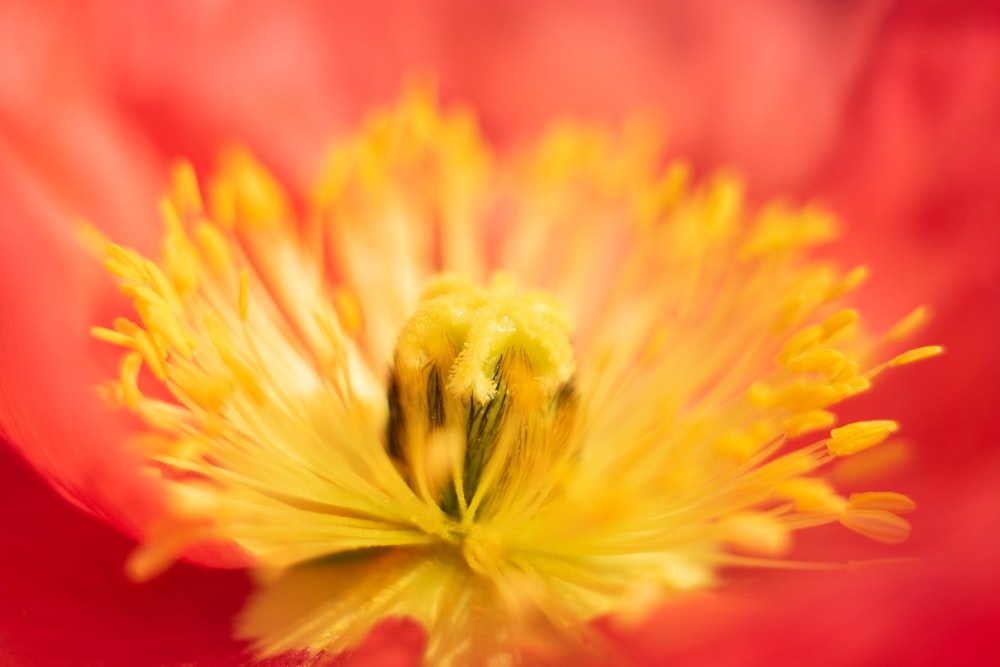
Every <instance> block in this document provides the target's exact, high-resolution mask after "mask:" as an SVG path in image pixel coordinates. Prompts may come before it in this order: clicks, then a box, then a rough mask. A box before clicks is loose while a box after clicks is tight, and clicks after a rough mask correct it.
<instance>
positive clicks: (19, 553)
mask: <svg viewBox="0 0 1000 667" xmlns="http://www.w3.org/2000/svg"><path fill="white" fill-rule="evenodd" d="M0 507H2V508H3V526H4V548H3V549H0V570H2V571H3V572H4V576H3V577H2V578H0V636H2V637H3V640H2V641H0V657H2V659H0V661H2V662H4V663H5V664H11V663H13V664H24V665H28V664H30V665H39V666H44V665H65V664H104V665H109V666H112V665H122V666H125V665H129V666H131V665H140V664H181V663H184V664H189V663H190V664H195V663H197V664H199V665H201V664H205V665H209V664H220V665H222V664H231V665H238V664H244V661H245V657H244V658H243V659H240V658H239V656H240V655H241V654H242V652H243V646H242V645H241V644H239V643H237V642H234V641H232V640H231V639H230V623H231V617H232V616H233V615H234V614H235V613H236V612H237V611H238V610H239V608H240V606H241V605H242V603H243V600H244V598H245V596H246V594H247V593H248V591H249V587H250V586H249V583H248V582H247V580H246V577H245V576H244V575H243V574H242V573H240V572H232V571H223V570H205V569H200V568H197V567H194V566H191V565H178V566H177V567H175V568H174V569H172V570H171V571H169V572H168V573H167V574H165V575H164V576H163V577H161V578H159V579H157V580H156V581H153V582H150V583H148V584H132V583H129V582H128V581H126V579H125V577H124V574H123V563H124V560H125V558H126V556H127V554H128V553H129V551H130V550H131V549H132V548H133V546H134V543H133V542H131V541H130V540H128V539H126V538H125V537H122V536H121V535H120V534H119V533H117V532H116V531H114V530H113V529H111V528H110V527H108V526H106V525H104V524H103V523H101V522H100V521H98V520H96V519H94V518H92V517H89V516H86V515H85V514H82V513H80V512H79V511H77V510H76V509H74V508H72V507H70V506H69V505H67V504H66V503H65V502H63V501H62V500H61V499H59V498H58V497H57V496H56V495H55V494H53V493H52V491H51V490H50V489H48V488H47V487H46V486H45V485H44V483H43V482H42V481H41V480H40V479H38V478H37V477H36V476H35V475H34V474H33V473H32V472H31V471H30V470H29V469H28V468H27V467H26V466H25V465H24V464H23V463H22V462H21V461H19V460H17V457H16V456H14V455H13V454H12V453H11V451H10V450H9V449H8V448H7V447H6V445H2V446H0Z"/></svg>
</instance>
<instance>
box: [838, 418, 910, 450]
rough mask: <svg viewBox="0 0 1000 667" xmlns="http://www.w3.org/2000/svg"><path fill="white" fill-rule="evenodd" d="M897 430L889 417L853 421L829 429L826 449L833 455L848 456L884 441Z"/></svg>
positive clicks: (896, 425) (897, 427) (897, 426)
mask: <svg viewBox="0 0 1000 667" xmlns="http://www.w3.org/2000/svg"><path fill="white" fill-rule="evenodd" d="M898 430H899V425H898V424H897V423H896V422H894V421H892V420H889V419H874V420H871V421H859V422H854V423H853V424H847V425H846V426H841V427H840V428H835V429H833V430H832V431H830V439H829V440H827V445H826V446H827V450H828V451H829V452H830V454H832V455H833V456H850V455H851V454H857V453H858V452H861V451H864V450H866V449H869V448H871V447H874V446H875V445H878V444H880V443H882V442H884V441H885V439H886V438H888V437H889V436H890V435H892V434H893V433H895V432H896V431H898Z"/></svg>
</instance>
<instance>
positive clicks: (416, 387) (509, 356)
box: [387, 274, 576, 527]
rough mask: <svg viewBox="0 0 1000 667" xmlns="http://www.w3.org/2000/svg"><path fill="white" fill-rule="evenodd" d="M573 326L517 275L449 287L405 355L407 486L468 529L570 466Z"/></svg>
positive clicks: (399, 369) (392, 387)
mask: <svg viewBox="0 0 1000 667" xmlns="http://www.w3.org/2000/svg"><path fill="white" fill-rule="evenodd" d="M568 328H569V322H568V317H567V316H566V314H565V312H564V309H563V308H562V306H561V305H560V304H559V303H558V302H557V301H556V300H555V299H554V298H553V297H552V296H550V295H548V294H546V293H544V292H537V291H535V292H531V291H522V290H520V289H519V288H518V287H517V284H516V282H515V280H514V279H513V278H512V277H511V276H508V275H503V274H500V275H497V276H495V277H494V279H493V280H492V282H491V283H490V285H489V286H488V287H487V288H485V289H483V288H480V287H478V286H477V285H475V284H474V283H473V282H471V281H469V280H466V279H463V278H460V277H457V276H443V277H439V278H437V279H436V280H434V281H433V282H432V283H431V285H430V287H429V288H428V289H427V290H426V291H425V293H424V295H423V299H422V301H421V303H420V305H419V307H418V308H417V310H416V312H415V313H414V315H413V316H412V317H411V318H410V319H409V320H408V321H407V323H406V324H405V325H404V327H403V329H402V332H401V333H400V336H399V342H398V343H397V345H396V351H395V355H394V363H393V370H392V377H391V379H390V382H389V392H388V395H389V426H388V437H387V442H388V450H389V453H390V454H391V455H392V457H393V458H394V459H395V460H396V461H398V462H399V464H400V468H401V470H402V471H403V474H404V476H405V477H406V479H407V481H408V483H409V484H410V486H411V487H412V488H413V489H414V490H415V491H416V492H417V493H418V495H419V496H420V497H421V498H423V499H424V500H425V501H427V502H433V503H436V504H437V505H438V506H440V507H441V508H442V509H443V510H444V511H445V512H446V513H447V514H448V515H450V516H452V517H456V518H457V519H459V520H460V522H461V524H462V525H463V526H464V527H468V526H469V525H470V524H471V523H472V521H473V520H474V519H475V517H476V516H477V514H487V515H488V514H490V513H492V512H496V511H498V510H500V509H502V508H503V507H504V505H505V503H504V501H505V499H506V497H507V496H508V495H509V494H510V493H511V492H512V491H516V493H517V494H518V495H519V496H523V495H524V494H526V493H527V494H529V495H531V494H534V493H544V490H543V489H540V488H535V487H537V485H538V484H539V483H540V482H544V481H546V480H548V477H549V476H548V475H547V474H546V473H548V472H550V471H551V469H552V468H553V467H554V466H555V465H556V463H557V461H558V460H559V459H560V458H562V457H565V456H566V455H568V451H567V448H568V445H569V432H570V430H571V429H572V426H573V417H574V413H575V406H576V399H575V396H574V390H573V386H572V379H573V371H574V368H575V362H574V359H573V349H572V346H571V344H570V341H569V333H568Z"/></svg>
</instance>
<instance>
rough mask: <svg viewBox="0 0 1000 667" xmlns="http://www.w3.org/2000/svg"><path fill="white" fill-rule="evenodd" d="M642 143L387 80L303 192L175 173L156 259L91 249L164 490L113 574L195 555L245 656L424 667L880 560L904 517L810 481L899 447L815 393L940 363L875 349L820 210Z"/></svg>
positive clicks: (508, 657) (556, 642) (854, 492)
mask: <svg viewBox="0 0 1000 667" xmlns="http://www.w3.org/2000/svg"><path fill="white" fill-rule="evenodd" d="M661 156H662V146H661V144H660V143H659V139H658V135H657V134H656V133H655V132H653V131H652V130H650V129H649V128H646V127H643V126H639V125H628V126H626V127H624V128H622V129H621V130H620V131H606V130H594V129H587V128H579V127H574V126H569V125H566V126H562V127H559V128H556V129H555V130H553V131H552V132H551V133H550V134H547V135H545V136H544V137H543V138H542V139H541V140H540V141H539V142H538V144H537V145H534V146H532V147H529V148H526V149H524V150H521V151H510V152H505V153H502V154H501V153H498V152H496V151H494V150H493V149H491V148H490V147H489V146H488V145H487V143H486V142H485V140H484V139H483V138H482V136H481V135H480V133H479V132H478V130H477V128H476V125H475V121H474V118H473V117H472V115H471V114H470V113H468V112H467V111H462V110H459V111H452V112H445V111H442V110H441V109H439V108H438V106H437V104H436V102H435V101H434V98H433V96H432V95H430V94H428V93H427V92H426V91H416V92H414V93H412V94H410V95H409V96H407V97H406V98H405V99H404V100H403V101H402V102H401V103H400V104H399V105H398V106H397V107H395V108H392V109H388V110H385V111H381V112H378V113H375V114H373V115H372V116H371V117H370V118H369V119H368V120H367V121H366V122H365V123H364V124H363V126H362V127H361V128H360V129H359V130H358V132H357V133H356V134H355V135H354V136H352V137H350V138H348V139H346V140H344V141H342V142H340V143H338V144H337V145H336V146H335V147H334V148H333V149H332V150H331V153H330V157H329V160H328V163H327V168H326V170H325V171H324V173H323V174H322V176H321V178H319V179H318V183H317V186H316V187H315V189H314V191H313V192H312V193H311V194H310V195H308V196H306V197H305V203H304V204H303V203H299V202H298V199H297V198H295V197H291V196H289V195H288V194H286V192H285V191H284V189H283V187H282V186H281V184H280V183H279V182H278V181H277V179H275V178H274V177H273V176H272V175H271V174H270V173H269V172H268V171H267V170H266V169H265V168H264V167H263V166H262V165H261V164H260V163H258V162H257V161H256V160H255V159H254V158H253V157H252V156H251V155H250V154H249V153H246V152H243V151H234V152H229V153H226V154H224V155H223V156H222V158H221V164H220V168H219V170H218V172H217V173H216V174H214V175H212V176H210V177H209V178H208V179H206V180H202V181H199V178H198V176H197V175H196V174H195V172H194V170H193V169H192V168H191V167H190V165H187V164H184V163H182V164H180V165H179V166H178V167H177V168H176V170H175V172H174V177H173V187H172V189H171V191H170V192H169V194H168V196H167V197H166V198H165V199H164V201H163V202H162V203H161V206H160V215H161V217H162V220H163V223H164V228H165V233H164V241H163V253H162V257H161V258H160V259H151V258H148V257H145V256H143V255H141V254H140V253H138V252H136V251H134V250H131V249H128V248H124V247H121V246H119V245H116V244H114V243H113V242H104V241H103V240H102V241H101V243H100V245H102V246H104V250H105V255H106V258H105V267H106V268H107V269H108V271H109V272H110V273H111V274H112V275H113V276H115V278H116V279H117V280H118V282H119V284H120V287H121V291H122V293H123V294H125V295H126V296H127V297H128V298H129V299H130V300H131V301H132V304H133V311H134V312H133V313H132V314H129V315H127V316H126V315H123V316H122V317H119V318H118V319H116V320H114V321H113V322H110V323H106V325H105V326H98V327H95V328H94V330H93V333H94V335H95V336H96V337H98V338H100V339H102V340H104V341H107V342H109V343H112V344H114V345H117V346H119V347H121V348H122V349H123V354H122V358H121V362H120V366H119V368H118V371H117V375H115V376H114V377H112V378H110V379H109V381H108V382H107V383H106V384H105V385H104V386H102V387H101V391H102V392H103V394H104V395H105V397H106V398H107V400H108V402H109V403H110V404H112V405H114V406H116V407H119V408H123V409H126V410H129V411H132V412H134V413H136V414H137V415H138V416H139V417H140V418H141V420H142V421H143V423H144V424H145V428H144V430H143V432H142V433H139V434H137V435H136V447H137V448H139V452H140V453H141V455H142V456H143V457H144V459H145V461H146V462H147V464H148V470H149V474H150V483H151V484H158V485H160V486H161V487H162V488H163V490H164V492H165V494H166V495H167V497H168V499H169V502H168V512H167V514H166V516H165V517H164V519H163V521H162V522H160V523H158V524H157V525H156V526H150V527H148V530H147V534H146V535H145V540H144V542H143V544H142V546H140V547H139V548H138V549H137V551H136V552H135V553H134V554H133V556H132V558H131V559H130V561H129V564H128V571H129V573H130V575H131V576H132V577H133V578H136V579H148V578H150V577H152V576H155V575H156V574H157V573H158V572H160V571H162V569H163V568H165V567H168V566H169V565H170V563H172V562H173V561H174V560H176V559H178V558H182V557H184V555H185V554H186V553H188V552H189V550H190V549H192V548H194V547H196V546H198V545H199V544H201V543H204V542H218V541H224V542H227V543H231V544H233V545H235V546H237V547H238V548H239V549H240V550H242V552H244V553H246V554H247V556H248V558H249V559H250V560H251V561H252V563H253V565H254V567H255V568H256V569H257V571H258V573H259V575H260V576H259V577H258V580H259V587H258V590H257V592H256V593H255V594H254V596H253V597H252V599H251V601H250V602H249V603H248V606H247V608H246V609H245V610H244V612H243V614H242V615H241V618H240V621H239V623H238V627H237V635H238V636H239V637H240V638H243V639H246V640H248V641H250V642H251V643H252V646H253V647H254V649H255V650H256V651H257V652H258V654H259V655H261V656H271V655H277V654H280V653H282V652H285V651H295V650H305V651H309V652H311V653H319V652H329V653H337V652H341V651H346V650H349V649H351V648H353V647H355V646H356V645H357V644H358V643H360V642H361V640H362V639H363V638H364V636H365V635H366V634H367V633H368V632H369V631H370V630H371V629H372V628H373V627H375V626H376V625H377V624H378V623H379V622H380V621H381V620H383V619H384V618H387V617H399V616H406V617H410V618H413V619H415V620H416V621H418V622H419V623H421V624H422V626H423V627H424V628H425V630H426V632H427V636H428V642H427V648H426V651H427V657H426V659H427V661H428V663H430V664H456V665H465V664H494V663H495V664H516V663H517V662H518V661H519V660H521V658H522V656H523V648H524V644H525V643H526V642H528V643H531V644H532V645H533V646H535V647H536V648H537V647H538V646H539V642H542V643H545V644H547V645H548V644H551V645H552V646H564V645H567V644H569V643H574V642H575V643H580V641H581V638H582V636H583V635H585V634H587V633H588V632H589V630H588V628H589V626H588V625H587V622H588V621H589V620H590V619H593V618H594V617H596V616H600V615H607V614H611V615H615V616H618V617H621V618H628V619H633V620H634V619H635V618H637V617H640V616H641V615H642V614H641V612H643V611H644V610H647V609H648V608H649V607H650V604H651V603H650V602H649V601H650V600H653V601H654V602H656V601H661V600H666V599H669V598H670V597H671V596H672V595H675V594H677V593H678V592H679V591H683V590H688V589H692V588H701V587H707V586H713V585H724V584H725V568H729V567H733V566H744V567H781V568H786V569H795V568H810V567H821V568H825V567H843V566H844V564H841V563H836V562H799V561H795V560H790V559H789V557H788V554H789V552H790V550H791V548H792V545H793V543H794V540H795V539H798V534H799V533H800V532H802V531H806V529H808V528H811V527H815V526H820V525H826V524H838V523H839V524H840V525H841V526H843V527H845V528H846V529H848V530H850V531H853V532H855V533H858V534H861V535H864V536H866V537H868V538H871V539H873V540H876V541H878V542H882V543H886V544H896V543H900V542H903V541H905V540H906V538H907V537H908V535H909V532H910V525H909V523H908V522H907V520H906V519H905V518H904V517H903V516H901V515H904V514H906V513H907V512H910V511H912V510H914V509H915V507H916V505H915V503H914V502H913V501H912V500H911V499H909V498H908V497H906V496H904V495H902V494H899V493H895V492H893V491H889V490H884V489H881V488H875V489H850V490H847V491H841V490H838V489H837V488H836V487H835V485H834V484H833V482H832V481H831V480H832V479H833V478H835V477H836V476H835V475H831V474H829V471H830V470H835V469H836V468H837V466H838V465H839V462H840V461H842V460H844V459H851V460H852V461H853V462H857V463H856V465H855V466H854V468H855V469H857V468H858V467H859V466H860V467H861V468H865V466H866V464H865V453H866V452H868V451H869V450H872V449H873V448H877V447H879V446H881V445H882V443H884V442H885V441H887V440H890V439H892V438H893V437H895V434H896V433H897V432H898V431H899V430H900V425H899V424H897V423H896V422H895V421H893V420H892V419H891V418H888V416H884V415H876V416H873V418H871V419H866V420H861V421H854V422H849V423H839V421H838V420H839V416H838V414H837V405H838V404H839V403H841V402H842V401H844V400H846V399H848V398H850V397H852V396H856V395H858V394H861V393H864V392H866V391H868V390H869V389H870V388H871V386H872V384H873V383H874V382H875V381H876V380H877V377H878V376H879V375H880V374H881V373H883V372H885V371H888V370H890V369H892V370H894V369H896V368H898V367H901V366H905V365H907V364H910V363H914V362H917V361H922V360H924V359H928V358H931V357H935V356H937V355H939V354H940V353H941V352H942V350H941V348H940V347H937V346H920V347H913V348H909V349H906V348H903V349H897V348H898V347H899V341H900V340H902V339H904V338H906V337H909V336H912V335H914V334H915V332H916V331H917V327H918V324H919V322H920V321H921V320H922V319H923V311H922V310H921V309H918V310H916V311H913V313H912V314H910V315H908V316H905V317H902V319H901V321H900V324H899V325H898V326H897V327H894V328H892V329H890V330H889V331H888V332H886V333H884V334H878V333H875V332H872V331H870V330H869V329H868V328H867V326H865V324H864V319H863V318H862V316H861V314H860V313H859V312H858V310H857V309H856V308H854V307H853V306H852V303H851V302H852V298H853V293H854V291H855V290H856V289H858V288H859V286H860V285H861V284H862V283H863V281H864V280H865V279H866V277H867V274H868V271H867V269H865V268H864V267H855V268H852V269H849V270H846V271H844V270H841V269H840V268H838V267H836V266H835V265H833V264H831V263H829V262H825V261H820V260H818V259H816V256H815V254H814V253H812V249H813V248H815V247H816V246H819V245H821V244H822V243H824V242H826V241H828V240H830V239H831V238H833V237H834V236H835V235H836V233H837V225H836V221H835V220H834V218H833V216H832V215H830V214H829V213H827V212H825V211H824V210H822V209H821V208H819V207H816V206H813V205H806V206H801V207H793V206H791V205H789V204H786V203H781V202H776V203H772V204H768V205H765V206H763V207H760V208H751V207H749V206H748V205H747V204H746V202H745V201H744V196H743V188H742V184H741V182H740V181H739V179H737V178H735V177H734V176H732V175H727V174H719V175H716V176H714V177H711V178H708V179H706V180H704V181H702V182H695V181H694V180H693V179H692V176H691V170H690V169H689V168H688V167H687V166H686V165H685V164H683V163H679V162H678V163H666V164H665V163H664V161H663V160H662V157H661ZM89 238H90V239H91V240H92V241H93V240H94V239H95V238H96V234H93V233H92V234H90V235H89ZM841 477H844V476H841ZM585 643H588V644H589V645H592V646H593V645H595V642H594V641H587V642H585ZM597 643H598V644H599V642H597Z"/></svg>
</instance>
